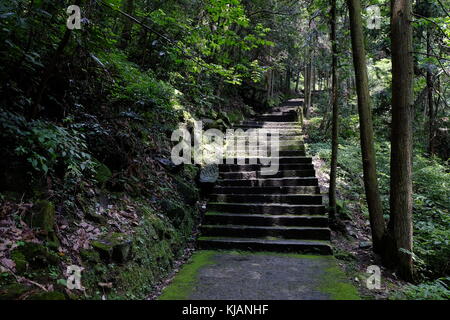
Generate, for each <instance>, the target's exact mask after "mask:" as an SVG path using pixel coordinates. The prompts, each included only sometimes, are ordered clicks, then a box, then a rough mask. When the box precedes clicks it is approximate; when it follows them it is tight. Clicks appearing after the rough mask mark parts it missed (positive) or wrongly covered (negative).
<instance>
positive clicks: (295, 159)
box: [227, 156, 312, 164]
mask: <svg viewBox="0 0 450 320" xmlns="http://www.w3.org/2000/svg"><path fill="white" fill-rule="evenodd" d="M227 160H228V161H227V163H229V164H233V163H234V164H236V163H237V159H236V158H229V159H227ZM250 160H252V161H254V163H263V162H264V161H272V160H273V159H272V158H271V157H246V159H245V163H242V164H250ZM264 163H265V162H264ZM278 163H279V164H288V163H312V158H311V157H303V156H282V157H278Z"/></svg>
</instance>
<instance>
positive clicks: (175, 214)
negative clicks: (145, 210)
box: [161, 200, 187, 227]
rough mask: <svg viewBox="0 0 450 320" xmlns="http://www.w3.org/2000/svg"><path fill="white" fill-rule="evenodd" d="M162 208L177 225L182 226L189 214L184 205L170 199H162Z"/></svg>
mask: <svg viewBox="0 0 450 320" xmlns="http://www.w3.org/2000/svg"><path fill="white" fill-rule="evenodd" d="M161 208H162V209H163V211H164V212H165V214H166V215H167V217H168V218H169V220H170V221H171V222H172V223H173V225H174V226H175V227H178V226H180V225H181V222H182V221H183V220H184V218H185V217H186V216H187V212H186V210H185V209H184V208H183V207H181V206H180V205H178V204H176V203H174V202H172V201H169V200H162V201H161Z"/></svg>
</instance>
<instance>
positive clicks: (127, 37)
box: [119, 0, 134, 49]
mask: <svg viewBox="0 0 450 320" xmlns="http://www.w3.org/2000/svg"><path fill="white" fill-rule="evenodd" d="M123 11H124V12H125V13H127V14H128V15H130V16H132V15H133V13H134V0H126V1H125V3H124V5H123ZM123 23H124V25H123V29H122V36H121V39H120V44H119V47H120V48H122V49H125V48H126V47H128V43H129V42H130V41H131V31H132V30H133V21H131V20H130V19H128V18H126V17H124V20H123Z"/></svg>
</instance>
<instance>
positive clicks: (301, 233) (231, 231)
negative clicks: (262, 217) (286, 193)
mask: <svg viewBox="0 0 450 320" xmlns="http://www.w3.org/2000/svg"><path fill="white" fill-rule="evenodd" d="M200 230H201V232H202V235H203V236H207V237H208V236H211V237H218V236H224V237H239V236H242V235H243V234H245V236H246V237H250V238H259V237H278V238H282V239H297V240H330V233H331V232H330V229H328V228H318V227H297V226H295V227H294V226H249V225H202V226H201V227H200Z"/></svg>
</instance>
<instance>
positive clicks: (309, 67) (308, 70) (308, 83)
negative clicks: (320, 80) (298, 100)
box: [304, 50, 312, 117]
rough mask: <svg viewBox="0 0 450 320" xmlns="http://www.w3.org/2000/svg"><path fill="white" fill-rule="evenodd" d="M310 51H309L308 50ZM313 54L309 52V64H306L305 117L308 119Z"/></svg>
mask: <svg viewBox="0 0 450 320" xmlns="http://www.w3.org/2000/svg"><path fill="white" fill-rule="evenodd" d="M308 51H309V50H308ZM311 70H312V63H311V52H310V51H309V52H308V54H307V62H306V72H305V73H306V78H305V112H304V113H305V117H308V114H309V109H310V107H311V78H312V76H311Z"/></svg>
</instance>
